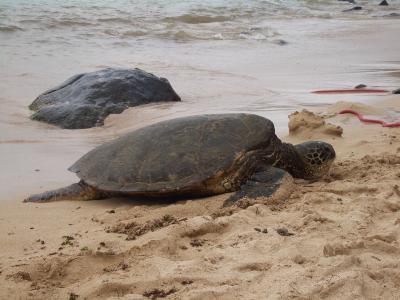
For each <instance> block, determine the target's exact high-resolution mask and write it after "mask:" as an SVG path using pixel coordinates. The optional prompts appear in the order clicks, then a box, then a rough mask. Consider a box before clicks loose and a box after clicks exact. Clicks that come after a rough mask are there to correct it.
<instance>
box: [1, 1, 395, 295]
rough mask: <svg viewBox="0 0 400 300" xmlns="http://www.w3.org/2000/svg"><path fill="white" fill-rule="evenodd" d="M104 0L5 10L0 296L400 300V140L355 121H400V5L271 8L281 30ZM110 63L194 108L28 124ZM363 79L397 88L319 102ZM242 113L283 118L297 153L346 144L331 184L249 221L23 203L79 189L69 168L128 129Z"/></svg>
mask: <svg viewBox="0 0 400 300" xmlns="http://www.w3.org/2000/svg"><path fill="white" fill-rule="evenodd" d="M40 1H44V2H45V3H47V2H46V1H45V0H40ZM6 2H7V3H6ZM19 2H20V3H24V1H22V0H21V1H19ZM19 2H18V1H15V3H19ZM25 2H26V1H25ZM92 2H96V1H91V0H90V1H87V3H86V2H85V4H82V5H83V6H80V5H81V4H79V3H78V4H76V3H75V4H76V5H70V6H69V5H67V6H60V7H57V6H54V7H53V6H51V5H50V4H49V6H48V7H47V8H46V10H43V7H42V6H40V5H39V4H37V5H34V4H31V3H29V1H28V2H26V3H27V4H23V5H22V4H21V5H22V6H21V7H22V8H23V9H20V10H18V9H14V7H13V6H12V5H14V4H13V1H5V3H6V4H0V51H1V52H0V78H1V80H0V105H1V110H0V165H1V166H2V169H1V171H0V181H1V182H2V184H1V185H0V238H1V243H0V299H32V300H33V299H70V300H77V299H79V300H80V299H126V300H128V299H160V298H165V299H310V300H311V299H352V300H354V299H399V298H400V271H399V270H400V262H399V259H398V258H399V255H400V230H399V229H400V127H396V128H387V127H382V126H380V125H378V124H365V123H362V122H360V121H359V120H358V119H357V118H356V117H355V116H354V115H351V114H339V112H340V111H341V110H342V109H347V108H352V109H354V110H356V111H358V112H360V113H362V114H364V115H367V116H373V117H374V118H381V119H384V120H386V121H388V122H394V121H396V120H397V121H398V120H399V119H400V95H395V94H392V93H391V92H390V91H392V90H394V89H397V88H399V87H400V76H399V74H400V73H399V58H398V53H399V50H400V42H399V40H398V38H397V36H398V32H399V26H398V20H399V19H398V16H397V15H396V13H397V12H398V9H399V5H398V3H391V4H390V6H388V7H382V8H381V7H377V5H375V4H374V3H372V4H371V3H369V2H368V1H361V3H362V5H363V6H364V5H365V6H364V7H365V8H366V9H363V10H362V11H359V12H355V13H354V14H352V15H351V14H345V13H342V12H341V10H342V9H343V8H342V6H341V5H350V4H348V3H347V4H344V3H337V1H334V2H333V1H332V3H331V4H329V5H331V6H329V7H330V8H329V9H327V8H326V7H324V4H320V6H317V7H312V9H311V10H310V9H308V10H307V9H304V7H306V6H304V3H303V2H302V1H289V2H288V3H290V4H289V8H290V9H292V10H290V9H289V8H288V7H283V8H282V7H280V6H277V8H276V9H274V10H273V11H272V12H270V11H267V9H268V8H269V7H270V4H269V2H268V1H267V2H266V3H267V4H265V3H264V4H262V3H263V1H261V2H260V3H261V4H257V5H266V6H265V7H264V6H260V7H261V8H263V9H265V10H266V11H267V12H266V13H268V14H267V16H268V17H266V15H263V13H262V10H260V7H258V6H257V5H256V6H255V7H251V6H250V7H244V8H243V7H237V8H234V7H229V9H227V8H224V7H223V6H222V4H224V5H225V2H224V1H220V2H221V3H222V4H221V5H220V6H221V7H219V6H218V3H220V2H218V3H217V4H214V3H209V5H210V6H212V8H210V7H206V8H204V7H197V6H196V5H194V6H193V7H194V8H191V7H190V5H188V7H189V8H190V9H189V10H187V9H186V7H183V8H182V7H181V6H179V5H178V4H176V3H178V2H176V1H175V2H174V1H171V2H173V3H175V5H176V6H177V7H175V6H174V7H173V8H169V6H168V5H167V4H169V2H168V1H166V2H165V3H166V4H165V3H164V2H163V3H164V4H165V5H166V6H165V7H162V5H161V4H160V7H161V8H160V7H157V8H154V14H151V13H148V11H149V7H147V6H146V5H147V4H146V3H145V4H143V3H142V4H143V5H144V6H143V7H142V6H140V5H142V4H140V3H141V2H140V1H139V2H138V3H139V4H140V5H139V4H138V5H139V6H138V7H135V6H130V7H127V8H126V9H127V11H124V9H125V8H124V9H122V8H121V7H118V6H116V7H114V6H113V5H110V4H107V3H106V2H104V3H103V1H98V2H99V3H100V2H101V3H102V5H103V6H102V5H97V4H98V3H95V4H96V5H94V6H90V9H89V10H88V9H87V7H86V6H85V5H89V4H90V5H92ZM192 2H193V3H195V2H196V1H192ZM192 2H190V3H191V5H193V3H192ZM228 2H229V1H228ZM233 2H234V1H233ZM233 2H232V3H233ZM264 2H265V1H264ZM275 2H277V3H280V1H275ZM275 2H274V3H275ZM297 2H299V3H300V4H299V6H293V7H291V6H290V5H294V4H293V3H297ZM49 3H50V2H49ZM88 3H89V4H88ZM232 3H231V2H229V3H228V4H229V5H231V4H232ZM257 3H258V2H257ZM305 3H308V1H305ZM229 5H228V6H229ZM296 5H297V4H296ZM18 7H19V6H18ZM88 7H89V6H88ZM273 7H275V6H273ZM346 7H347V6H346ZM128 8H129V9H128ZM138 8H141V9H143V11H141V10H140V9H138ZM166 8H168V9H166ZM298 8H301V9H298ZM157 9H159V10H157ZM185 9H186V10H185ZM235 9H236V10H235ZM285 9H286V10H285ZM396 9H397V10H396ZM281 11H283V12H281ZM159 12H161V13H159ZM278 12H279V13H278ZM328 12H329V13H328ZM394 12H395V13H394ZM280 13H281V14H280ZM163 14H166V15H163ZM132 16H134V17H132ZM144 16H145V17H144ZM288 16H289V17H288ZM141 17H143V18H141ZM13 22H15V24H14V23H13ZM132 28H134V29H135V30H133V29H132ZM136 29H137V30H136ZM110 66H111V67H119V68H125V67H139V68H142V69H144V70H146V71H148V72H151V73H154V74H156V75H157V76H162V77H166V78H168V80H169V81H170V82H171V84H172V86H173V87H174V89H175V90H176V91H177V93H178V94H179V95H180V96H181V98H182V102H177V103H157V104H149V105H144V106H139V107H133V108H129V109H127V110H125V111H124V112H123V113H121V114H118V115H110V116H108V117H107V119H106V120H105V123H104V126H101V127H94V128H90V129H80V130H63V129H60V128H57V127H55V126H52V125H48V124H44V123H40V122H36V121H32V120H30V119H29V116H30V115H31V113H32V112H31V111H29V109H28V105H29V104H30V103H31V102H32V101H33V100H34V99H35V97H37V96H38V95H39V94H40V93H42V92H43V91H45V90H47V89H48V88H51V87H52V86H56V85H57V84H59V83H60V82H62V81H63V80H65V79H66V78H68V77H70V76H72V75H74V74H77V73H81V72H89V71H93V70H99V69H103V68H105V67H110ZM361 83H362V84H366V85H367V86H368V87H369V88H378V89H386V90H388V91H389V92H388V93H383V94H379V95H378V94H368V95H367V94H360V95H349V94H342V95H339V94H332V95H317V94H313V93H311V91H313V90H318V89H348V88H353V87H354V86H356V85H358V84H361ZM237 112H246V113H254V114H258V115H261V116H263V117H267V118H269V119H271V120H272V121H273V122H274V124H275V128H276V132H277V135H278V136H279V137H280V138H281V139H282V140H283V141H285V142H290V143H293V144H296V143H301V142H304V141H307V140H323V141H326V142H328V143H331V144H332V145H333V147H334V148H335V151H336V154H337V158H336V160H335V162H334V165H333V167H332V169H331V172H330V173H329V174H328V175H327V176H325V177H324V178H322V179H320V180H317V181H306V180H300V179H296V180H295V186H294V190H293V191H288V192H287V193H282V194H280V195H278V196H277V197H276V198H274V199H264V198H259V199H257V201H255V200H254V199H249V200H250V201H249V204H250V205H249V206H248V207H241V208H239V207H235V208H232V209H222V208H221V206H222V203H223V202H224V201H225V200H226V199H227V198H228V197H229V194H223V195H219V196H213V197H207V198H203V199H182V200H180V201H177V202H167V203H166V202H165V201H164V202H163V201H149V200H145V199H128V198H118V199H117V198H113V199H106V200H97V201H59V202H51V203H44V204H32V203H23V202H22V201H23V199H24V198H26V197H27V196H28V195H31V194H35V193H39V192H43V191H46V190H50V189H54V188H59V187H62V186H65V185H69V184H71V183H73V182H76V181H77V177H76V176H75V174H73V173H71V172H68V171H67V168H68V167H69V166H70V165H72V164H73V163H74V162H75V161H76V160H77V159H78V158H80V157H81V156H82V155H83V154H85V153H86V152H87V151H89V150H90V149H93V148H94V147H95V146H97V145H100V144H102V143H104V142H106V141H109V140H111V139H113V138H115V137H118V136H121V135H122V134H124V133H126V132H129V131H132V130H135V129H137V128H140V127H143V126H146V125H149V124H153V123H156V122H158V121H163V120H168V119H172V118H176V117H182V116H189V115H196V114H205V113H237ZM167 200H168V199H167ZM253 200H254V201H253Z"/></svg>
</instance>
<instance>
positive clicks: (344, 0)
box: [338, 0, 356, 4]
mask: <svg viewBox="0 0 400 300" xmlns="http://www.w3.org/2000/svg"><path fill="white" fill-rule="evenodd" d="M338 1H340V2H348V3H351V4H356V1H355V0H338Z"/></svg>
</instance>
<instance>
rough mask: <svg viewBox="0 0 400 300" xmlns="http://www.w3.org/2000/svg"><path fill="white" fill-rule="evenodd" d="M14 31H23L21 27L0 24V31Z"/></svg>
mask: <svg viewBox="0 0 400 300" xmlns="http://www.w3.org/2000/svg"><path fill="white" fill-rule="evenodd" d="M15 31H23V29H22V28H21V27H18V26H15V25H0V32H15Z"/></svg>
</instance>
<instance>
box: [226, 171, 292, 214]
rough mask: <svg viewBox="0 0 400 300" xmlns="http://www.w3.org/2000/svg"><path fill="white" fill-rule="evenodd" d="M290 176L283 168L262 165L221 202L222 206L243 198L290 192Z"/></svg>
mask: <svg viewBox="0 0 400 300" xmlns="http://www.w3.org/2000/svg"><path fill="white" fill-rule="evenodd" d="M288 181H290V183H292V182H293V178H292V176H291V175H290V174H289V173H287V172H286V171H285V170H282V169H278V168H274V167H268V166H267V167H264V168H262V169H261V170H259V171H258V172H255V173H254V174H253V175H252V176H251V177H250V178H249V179H248V180H247V181H246V182H245V183H244V184H243V185H242V186H241V187H240V190H238V191H237V192H236V193H234V194H233V195H232V196H230V197H229V198H228V199H227V200H226V201H225V202H224V204H223V206H224V207H228V206H231V205H233V204H235V203H236V202H237V201H239V200H241V199H243V198H251V199H256V198H259V197H272V196H275V195H276V194H278V193H279V194H284V195H285V194H290V193H291V191H292V186H291V184H288V183H289V182H288Z"/></svg>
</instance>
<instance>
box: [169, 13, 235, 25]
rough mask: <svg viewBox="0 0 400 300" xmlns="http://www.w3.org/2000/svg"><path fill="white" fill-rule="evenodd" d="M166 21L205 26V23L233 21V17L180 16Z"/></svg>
mask: <svg viewBox="0 0 400 300" xmlns="http://www.w3.org/2000/svg"><path fill="white" fill-rule="evenodd" d="M164 21H166V22H169V23H174V22H180V23H187V24H204V23H218V22H219V23H220V22H227V21H232V17H228V16H206V15H190V14H185V15H180V16H177V17H167V18H164Z"/></svg>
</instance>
